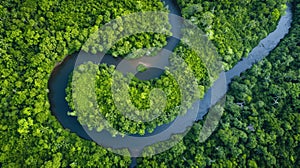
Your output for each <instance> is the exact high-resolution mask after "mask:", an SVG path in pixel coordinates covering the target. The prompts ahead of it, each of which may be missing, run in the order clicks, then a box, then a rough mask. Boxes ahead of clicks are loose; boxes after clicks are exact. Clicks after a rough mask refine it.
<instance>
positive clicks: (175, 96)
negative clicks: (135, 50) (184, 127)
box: [66, 49, 209, 135]
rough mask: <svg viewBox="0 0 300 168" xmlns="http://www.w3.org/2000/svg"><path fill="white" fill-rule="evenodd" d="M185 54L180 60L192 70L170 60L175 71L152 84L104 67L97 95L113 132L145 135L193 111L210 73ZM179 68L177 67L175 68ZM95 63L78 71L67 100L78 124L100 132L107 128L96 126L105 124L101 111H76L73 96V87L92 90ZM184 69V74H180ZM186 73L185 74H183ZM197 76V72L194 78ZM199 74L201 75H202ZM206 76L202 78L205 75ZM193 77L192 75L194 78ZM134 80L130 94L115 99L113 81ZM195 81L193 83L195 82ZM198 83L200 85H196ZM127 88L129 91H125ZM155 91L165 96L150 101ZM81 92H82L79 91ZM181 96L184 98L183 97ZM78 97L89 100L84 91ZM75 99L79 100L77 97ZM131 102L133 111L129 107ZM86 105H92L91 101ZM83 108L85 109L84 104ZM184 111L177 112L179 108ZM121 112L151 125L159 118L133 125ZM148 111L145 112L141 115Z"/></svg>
mask: <svg viewBox="0 0 300 168" xmlns="http://www.w3.org/2000/svg"><path fill="white" fill-rule="evenodd" d="M184 51H186V52H185V53H188V55H186V54H184V53H181V57H182V58H184V59H185V60H186V62H187V64H188V65H190V66H189V67H190V69H188V68H184V65H181V64H179V63H178V60H176V57H174V56H171V57H170V61H171V62H174V63H175V64H174V65H173V66H172V67H169V68H167V69H166V71H165V73H164V74H163V75H162V76H161V77H159V78H158V79H152V80H149V81H143V80H139V79H138V78H136V77H133V75H132V74H128V75H126V76H124V75H122V73H120V72H118V71H115V67H114V66H110V67H107V66H106V64H101V65H100V68H99V70H98V71H97V76H96V81H95V82H96V86H95V87H96V89H95V92H96V95H97V101H98V107H95V108H99V109H100V112H101V114H102V115H103V116H105V118H106V120H108V121H109V122H110V123H111V124H112V125H113V126H114V128H116V129H118V130H119V131H121V132H123V133H131V134H136V133H139V134H142V135H143V134H144V133H145V131H148V132H152V131H153V130H154V128H156V127H157V126H159V125H162V124H166V123H168V122H170V121H172V120H174V119H175V117H176V116H178V115H179V114H183V113H185V111H186V109H187V108H189V107H191V105H192V102H194V101H195V100H196V99H197V98H200V96H203V95H204V86H203V84H202V83H209V82H207V78H208V77H207V75H205V74H207V73H205V72H206V69H205V67H204V66H203V65H202V63H201V60H200V59H199V57H198V56H197V54H196V53H195V52H192V51H190V50H187V49H185V50H184ZM176 64H178V65H176ZM92 66H96V65H93V64H92V63H89V64H83V65H80V66H79V67H78V69H77V70H75V71H74V72H73V74H72V75H70V82H69V85H68V87H67V88H66V92H67V97H66V100H67V101H68V102H69V104H70V107H71V109H72V110H73V111H72V112H69V115H72V116H78V120H79V122H80V123H81V124H83V125H87V126H88V127H89V128H90V129H96V130H97V131H101V130H102V129H103V128H104V125H103V123H101V122H97V121H102V117H101V115H99V114H98V113H99V111H94V110H88V108H89V107H86V108H84V107H83V108H82V109H81V110H79V109H76V108H75V107H77V106H75V105H74V104H73V98H74V97H73V96H74V92H76V91H74V89H72V88H73V87H74V83H71V81H72V82H75V84H76V86H77V85H78V87H81V88H83V89H84V90H90V89H92V88H87V87H93V86H92V85H89V82H91V76H90V75H87V74H86V73H88V72H89V71H88V69H92V68H91V67H92ZM178 68H181V70H178ZM182 69H184V70H185V71H182ZM193 71H194V72H197V73H196V75H195V76H194V73H193ZM199 72H200V73H199ZM114 73H117V75H116V76H117V77H116V78H113V74H114ZM174 73H177V75H178V76H179V77H180V78H178V79H175V78H174ZM202 73H203V74H202ZM191 74H192V75H191ZM132 77H133V79H132V81H131V82H130V83H129V88H128V90H126V89H124V88H123V89H121V91H120V92H118V93H117V94H118V95H116V96H117V97H116V98H115V99H114V98H113V94H112V91H111V89H112V88H113V86H112V83H113V82H112V81H113V79H114V80H115V82H117V83H121V82H124V81H130V79H131V78H132ZM78 80H81V81H86V82H85V83H82V84H81V83H80V82H78ZM193 81H194V82H193ZM197 81H198V82H197ZM179 83H180V84H182V85H184V86H185V87H186V88H187V90H182V88H180V86H179ZM190 83H194V85H195V86H196V87H197V88H193V86H189V85H190ZM125 88H126V87H125ZM153 89H161V91H163V92H164V93H165V96H161V97H155V98H154V99H151V98H150V91H151V90H153ZM195 89H196V90H198V93H193V90H195ZM78 92H80V91H78ZM126 92H129V95H130V97H126ZM183 92H187V93H188V94H184V93H183ZM182 94H184V95H183V96H182ZM75 96H80V97H85V96H88V95H86V94H85V92H84V91H83V92H82V93H80V94H76V95H75ZM75 98H76V97H75ZM164 99H166V102H165V103H166V104H165V106H164V105H163V104H162V102H164V101H163V100H164ZM78 100H83V99H82V98H78ZM131 102H132V104H133V106H135V107H136V109H135V108H133V107H131V106H130V103H131ZM116 103H125V104H126V105H125V106H124V109H123V108H122V109H120V108H118V107H117V106H116ZM85 104H93V103H92V102H91V101H89V102H88V103H85ZM151 104H155V105H158V107H165V108H164V109H159V108H158V107H157V108H155V109H151V108H150V107H151ZM81 106H85V105H84V104H81ZM179 106H180V107H181V108H178V107H179ZM121 110H122V112H132V113H134V114H132V115H139V116H143V118H142V119H140V120H141V121H149V120H150V118H152V117H151V116H153V115H155V114H157V116H158V117H157V118H155V119H153V120H152V121H149V122H135V121H134V122H132V121H130V119H129V118H127V117H126V116H124V114H123V113H121V112H120V111H121ZM142 110H145V111H142Z"/></svg>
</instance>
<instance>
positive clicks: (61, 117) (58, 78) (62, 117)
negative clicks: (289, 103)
mask: <svg viewBox="0 0 300 168" xmlns="http://www.w3.org/2000/svg"><path fill="white" fill-rule="evenodd" d="M163 1H164V2H165V4H167V5H168V8H169V10H170V12H171V13H173V14H176V15H180V10H179V8H178V7H177V6H176V5H175V4H174V2H173V1H171V0H163ZM291 22H292V12H291V7H290V6H288V8H287V9H286V14H285V15H284V16H282V17H281V18H280V21H279V22H278V25H277V28H276V30H275V31H273V32H272V33H270V34H269V35H268V36H267V37H266V38H264V39H262V40H261V41H260V43H259V44H258V45H257V46H256V47H255V48H253V49H252V51H251V52H250V53H249V55H248V57H247V58H243V59H242V60H241V61H240V62H238V63H237V64H236V65H235V66H234V67H233V68H232V69H230V70H229V71H227V72H222V73H221V74H220V76H219V78H218V79H217V80H216V81H215V82H214V84H213V85H212V87H211V88H210V89H209V90H208V91H207V92H206V93H205V96H204V98H203V99H202V100H201V101H200V107H201V108H199V109H200V110H199V111H198V114H197V120H201V119H202V118H203V116H204V115H205V114H206V113H207V112H208V109H209V108H210V107H211V106H212V105H214V104H215V103H216V102H217V101H218V100H219V99H220V98H221V97H223V96H224V95H225V94H226V91H227V85H228V84H229V83H230V82H231V80H232V79H233V78H234V77H235V76H239V75H240V74H241V73H242V72H244V71H245V70H247V69H249V68H251V66H252V65H253V64H254V63H255V62H258V61H260V60H262V59H263V58H265V57H266V56H267V55H268V54H269V53H270V51H272V50H273V49H274V48H275V47H276V46H277V45H278V43H279V42H280V40H281V39H282V38H283V37H284V36H285V35H286V34H287V33H288V31H289V28H290V26H291ZM170 23H171V25H172V30H171V31H180V30H179V29H180V27H179V26H177V25H176V24H178V23H177V22H176V20H170ZM178 43H179V40H177V39H175V38H170V39H168V44H167V46H166V47H165V49H167V50H169V51H172V50H174V48H175V47H176V46H177V44H178ZM77 54H78V53H77ZM77 54H74V55H72V56H67V57H66V58H65V59H64V60H63V61H62V63H60V64H58V65H57V66H56V67H55V68H54V70H53V72H52V74H51V77H50V79H49V83H48V88H49V91H50V92H49V95H48V96H49V101H50V104H51V111H52V113H53V114H54V115H55V116H56V118H57V119H58V121H59V122H60V123H61V124H62V126H63V127H64V128H66V129H69V130H70V131H71V132H74V133H76V134H77V135H78V136H80V137H82V138H84V139H87V140H92V139H91V138H90V136H89V135H90V134H93V135H95V136H101V137H102V138H103V137H107V139H106V140H107V141H108V142H109V145H108V146H114V147H128V146H138V145H137V144H139V143H143V145H141V146H140V147H142V146H145V145H149V144H153V143H155V142H159V141H163V140H166V139H168V138H169V137H170V136H171V135H172V134H175V133H178V132H182V131H183V130H184V129H185V128H182V126H181V125H180V124H176V125H174V124H170V123H169V124H165V125H163V126H160V127H157V128H156V129H155V131H154V132H153V133H151V134H148V135H146V136H145V137H144V138H145V139H143V140H142V141H141V142H139V141H138V140H136V139H135V138H134V137H132V136H130V137H127V138H129V139H128V142H132V143H131V144H120V143H118V142H119V141H118V139H120V138H122V137H120V136H117V137H114V138H112V137H111V135H110V134H109V133H107V132H102V133H98V132H96V131H92V132H91V133H89V135H88V134H87V133H86V131H85V130H84V129H83V128H82V126H81V125H80V124H79V122H78V121H77V118H76V117H72V116H68V115H67V112H68V111H70V110H71V109H70V108H69V106H68V103H67V102H66V100H65V97H66V92H65V88H66V87H67V83H68V77H69V75H70V73H71V72H72V71H73V69H74V65H75V61H76V59H77ZM87 57H92V56H90V55H88V54H87ZM91 59H92V58H91ZM148 59H150V60H145V59H144V58H141V59H139V60H136V63H135V64H139V63H147V64H154V63H157V62H160V63H162V64H167V63H168V60H167V57H165V58H160V57H149V58H148ZM151 60H152V61H151ZM120 61H121V59H120V58H113V57H111V56H106V57H105V59H103V60H102V62H105V63H108V64H115V65H116V64H118V63H119V62H120ZM143 73H145V74H149V75H145V74H140V76H141V77H142V76H147V78H152V77H153V76H157V75H159V74H161V73H163V72H162V71H159V70H158V71H157V70H151V69H149V71H145V72H143ZM151 74H152V75H153V76H151ZM147 78H145V80H147ZM224 81H226V83H224ZM212 90H214V92H215V93H218V94H217V96H216V95H214V97H215V98H214V99H213V100H212V99H211V97H212V94H214V93H212ZM178 120H179V119H178ZM180 122H182V123H184V122H185V120H184V119H182V121H180ZM187 125H189V124H187ZM164 130H167V131H166V134H164V135H161V134H158V133H160V132H161V131H164ZM155 135H159V136H155ZM150 136H152V139H151V140H149V141H148V142H147V137H150ZM125 138H126V137H125ZM130 138H131V139H130ZM136 138H139V137H136ZM93 139H94V138H93ZM153 139H154V140H153ZM132 161H133V162H132V165H131V166H134V165H135V163H136V160H135V158H133V160H132Z"/></svg>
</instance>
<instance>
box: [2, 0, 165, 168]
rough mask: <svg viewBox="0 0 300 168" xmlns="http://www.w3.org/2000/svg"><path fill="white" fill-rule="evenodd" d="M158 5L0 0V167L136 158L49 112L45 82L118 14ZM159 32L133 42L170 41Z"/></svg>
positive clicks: (159, 5)
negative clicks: (92, 138) (88, 137)
mask: <svg viewBox="0 0 300 168" xmlns="http://www.w3.org/2000/svg"><path fill="white" fill-rule="evenodd" d="M152 10H165V9H164V8H163V5H162V3H161V2H160V1H158V0H154V1H139V2H137V1H133V0H129V1H128V0H126V1H122V0H121V1H118V2H112V1H108V0H102V1H97V0H88V1H82V0H80V1H72V0H67V1H60V0H24V1H20V0H3V1H0V18H1V19H0V55H1V56H0V57H1V59H0V69H1V71H0V80H1V82H0V101H1V103H0V109H1V110H0V118H1V119H0V130H1V131H0V137H1V141H0V167H59V166H62V167H69V166H70V167H89V166H95V165H97V166H98V165H99V163H101V165H102V166H105V167H111V166H117V167H119V166H122V167H126V166H127V165H128V164H129V163H130V159H129V158H124V157H121V156H118V155H114V154H112V153H110V152H108V151H107V150H106V149H103V148H102V147H100V146H97V145H96V144H95V143H94V142H90V141H86V140H83V139H81V138H79V137H78V136H77V135H75V134H73V133H70V132H69V131H68V130H65V129H63V128H62V126H61V125H60V123H59V122H58V121H57V120H56V118H55V117H54V116H52V115H51V112H50V105H49V101H48V96H47V95H48V92H49V91H48V89H47V83H48V79H49V77H50V74H51V71H52V69H53V67H54V66H55V64H56V63H57V62H59V61H61V60H62V59H63V58H64V57H65V56H66V55H69V54H72V53H74V52H75V51H78V50H79V49H80V48H81V46H82V44H83V42H85V40H86V39H87V38H88V37H89V35H90V34H91V33H93V32H95V31H96V30H97V28H98V27H100V26H101V25H103V24H104V23H107V22H109V21H110V20H111V19H114V18H116V17H117V16H120V15H124V14H128V13H133V12H139V11H152ZM146 36H149V37H146ZM153 36H155V35H154V34H140V35H137V36H134V38H133V39H128V41H129V43H130V44H131V46H129V47H132V48H133V47H136V48H139V47H140V46H142V47H144V46H145V47H147V46H148V45H149V44H151V45H152V46H157V45H158V47H159V46H161V45H163V44H165V36H161V35H156V36H158V38H157V39H155V42H154V41H153V40H154V37H153ZM145 38H146V39H145ZM132 40H135V41H132ZM138 42H139V43H138ZM136 43H138V46H135V44H136ZM124 44H125V42H124ZM136 45H137V44H136ZM120 48H122V47H120ZM114 51H115V52H120V51H118V49H115V50H114Z"/></svg>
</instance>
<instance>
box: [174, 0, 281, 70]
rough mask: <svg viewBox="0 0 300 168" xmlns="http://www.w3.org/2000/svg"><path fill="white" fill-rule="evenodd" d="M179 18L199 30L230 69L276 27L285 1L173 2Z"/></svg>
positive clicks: (214, 0)
mask: <svg viewBox="0 0 300 168" xmlns="http://www.w3.org/2000/svg"><path fill="white" fill-rule="evenodd" d="M177 2H178V5H179V6H180V7H181V8H182V15H183V17H184V18H187V19H189V20H190V21H191V22H192V23H194V24H197V25H198V26H199V27H200V28H202V29H203V30H204V31H205V32H206V33H207V36H208V37H209V38H210V39H211V40H212V41H213V42H214V44H215V45H216V47H217V49H218V52H219V54H220V55H221V56H222V57H223V61H224V68H225V69H226V70H228V69H230V68H231V67H232V66H233V65H234V64H235V63H237V62H238V61H239V60H240V59H241V58H242V57H245V56H247V55H248V53H249V52H250V51H251V49H252V48H253V47H255V46H256V45H257V44H258V42H259V41H260V40H261V39H262V38H263V37H265V36H267V34H268V33H269V32H271V31H273V30H274V29H275V27H276V23H277V21H278V19H279V17H280V13H282V12H283V10H284V6H285V5H284V4H285V3H286V0H280V1H275V0H268V1H260V0H254V1H251V2H250V1H223V0H213V1H211V0H177Z"/></svg>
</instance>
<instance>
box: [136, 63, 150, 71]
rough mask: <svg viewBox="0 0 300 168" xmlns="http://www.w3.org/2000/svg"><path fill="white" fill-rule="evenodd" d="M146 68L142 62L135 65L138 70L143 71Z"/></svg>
mask: <svg viewBox="0 0 300 168" xmlns="http://www.w3.org/2000/svg"><path fill="white" fill-rule="evenodd" d="M147 69H148V68H147V67H146V66H145V65H144V64H139V65H138V66H137V67H136V70H137V71H138V72H145V71H146V70H147Z"/></svg>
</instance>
